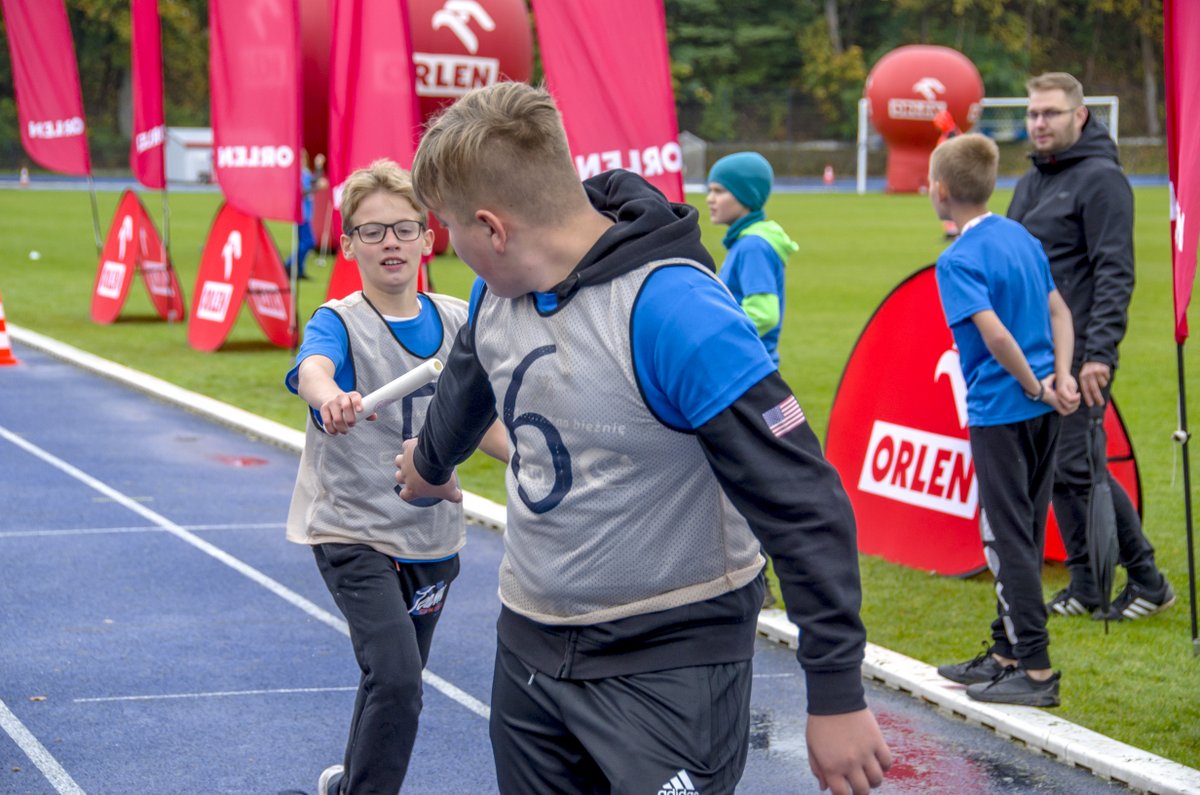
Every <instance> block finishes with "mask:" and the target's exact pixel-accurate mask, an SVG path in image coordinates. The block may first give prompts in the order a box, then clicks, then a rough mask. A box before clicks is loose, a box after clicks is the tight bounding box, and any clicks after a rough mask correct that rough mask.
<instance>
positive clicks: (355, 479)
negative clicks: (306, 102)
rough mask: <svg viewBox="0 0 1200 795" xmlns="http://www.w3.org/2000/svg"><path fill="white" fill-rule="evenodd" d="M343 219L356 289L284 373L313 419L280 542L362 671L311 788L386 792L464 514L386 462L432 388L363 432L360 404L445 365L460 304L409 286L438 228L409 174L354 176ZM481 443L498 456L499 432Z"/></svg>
mask: <svg viewBox="0 0 1200 795" xmlns="http://www.w3.org/2000/svg"><path fill="white" fill-rule="evenodd" d="M341 213H342V219H343V220H342V225H343V226H342V228H343V234H342V237H341V246H342V252H343V253H344V254H345V255H346V258H347V259H349V260H353V261H355V262H356V263H357V264H358V270H359V274H360V275H361V276H362V284H363V287H362V290H361V291H359V292H355V293H352V294H351V295H349V296H347V297H345V298H342V299H340V300H334V301H329V302H327V303H326V304H324V305H322V306H321V307H320V308H318V309H317V311H316V312H314V313H313V316H312V319H311V320H309V322H308V324H307V325H306V326H305V329H304V343H303V345H302V346H301V347H300V351H299V353H298V354H297V356H296V366H295V367H293V368H292V370H291V371H290V372H289V373H288V374H287V378H286V384H287V388H288V389H289V390H291V391H292V392H294V393H296V394H298V395H299V396H300V397H301V398H303V399H304V401H305V402H306V403H308V405H309V407H310V413H311V418H310V422H309V423H308V424H307V425H308V427H307V431H306V437H305V444H304V452H303V454H302V456H301V458H300V470H299V474H298V476H297V478H296V488H295V492H294V494H293V497H292V505H291V510H290V511H289V513H288V523H287V538H288V540H289V541H293V542H295V543H298V544H307V545H309V546H311V547H312V550H313V555H314V556H315V558H316V561H317V568H318V569H319V570H320V572H321V576H322V577H323V578H324V580H325V584H326V586H328V588H329V592H330V593H331V594H332V595H333V598H334V601H336V602H337V605H338V608H339V609H340V610H341V611H342V614H343V615H344V616H345V617H346V623H347V624H348V625H349V629H350V640H351V642H352V643H353V645H354V655H355V658H356V659H357V661H358V664H359V667H360V668H361V669H362V676H361V679H360V680H359V687H358V695H357V697H356V698H355V702H354V713H353V717H352V718H351V722H350V737H349V739H348V741H347V743H346V751H345V757H344V761H343V764H342V765H334V766H331V767H329V768H328V769H326V770H325V771H324V772H323V773H322V774H321V777H320V781H319V783H318V788H317V792H318V794H319V795H338V794H339V793H340V794H342V795H345V794H346V793H359V792H373V793H396V792H399V791H400V786H401V784H402V783H403V781H404V775H405V772H406V771H407V768H408V761H409V757H410V755H411V753H412V748H413V742H414V741H415V739H416V735H417V719H418V717H419V715H420V712H421V671H422V669H423V668H424V667H425V663H426V662H427V661H428V659H429V646H430V642H431V641H432V639H433V632H434V629H435V627H436V626H437V622H438V619H439V618H440V617H441V611H442V607H443V606H444V605H445V603H446V595H447V592H448V591H449V588H450V583H451V582H453V580H454V578H455V577H456V576H457V574H458V569H459V562H458V551H459V549H461V548H462V546H463V544H464V543H465V542H466V529H465V525H464V523H463V512H462V506H461V505H460V504H456V503H452V502H441V503H438V504H436V505H433V506H431V507H424V508H422V507H415V506H413V505H409V504H408V503H406V502H404V501H403V500H401V499H400V498H399V497H397V496H396V493H395V490H394V486H395V483H394V482H393V479H392V473H393V471H394V470H393V469H392V460H393V457H394V455H395V453H396V451H398V450H399V449H400V448H401V445H402V444H403V442H404V440H405V439H406V438H409V437H411V436H413V435H415V434H416V432H417V431H419V430H420V428H421V426H422V424H423V423H424V420H425V412H426V409H427V408H428V406H429V402H430V399H431V398H432V397H433V394H434V386H433V385H427V386H425V387H423V388H422V389H420V390H418V391H416V392H414V393H413V394H412V395H410V396H408V397H406V398H405V399H403V400H399V401H396V402H395V403H392V404H390V405H387V406H384V407H381V408H379V409H378V411H377V412H376V413H375V414H372V415H371V416H370V417H367V419H368V420H374V421H373V422H370V423H368V424H365V425H360V424H359V423H358V420H359V419H361V417H360V416H359V415H360V414H361V412H362V410H363V402H362V396H363V395H365V394H367V393H369V392H371V391H374V390H375V389H378V388H379V387H381V386H383V385H384V384H386V383H388V382H389V381H391V380H392V379H394V378H395V377H396V376H398V375H400V374H401V373H404V372H406V371H408V370H410V369H412V368H413V367H416V366H418V365H420V364H421V363H422V362H424V361H427V360H429V359H431V358H437V359H439V360H441V361H443V362H444V361H445V359H446V356H447V354H448V353H449V350H450V346H451V344H452V342H453V340H454V338H455V337H456V336H457V335H458V331H459V328H460V327H461V326H462V325H463V323H464V322H466V318H467V305H466V303H465V302H463V301H462V300H460V299H458V298H452V297H449V296H444V295H437V294H420V293H418V292H417V287H416V284H417V269H418V267H419V266H420V263H421V257H422V255H424V254H428V253H429V251H430V250H431V249H432V247H433V232H432V231H430V230H429V229H428V228H427V227H426V225H425V220H424V219H425V218H426V211H425V208H424V207H423V206H422V205H421V204H420V203H419V202H418V201H417V199H416V196H415V195H414V193H413V190H412V180H411V178H410V176H409V174H408V172H406V171H403V170H401V169H400V167H399V166H397V165H396V164H395V163H394V162H392V161H390V160H377V161H375V162H374V163H372V164H371V165H370V167H368V168H365V169H360V170H358V171H356V172H354V173H353V174H351V175H350V178H349V179H348V180H347V181H346V183H345V185H344V187H343V189H342V201H341ZM347 434H351V435H349V436H347ZM476 441H477V442H478V441H479V440H478V439H477V440H476ZM483 446H484V449H485V451H487V452H490V453H491V454H493V455H495V456H496V457H497V458H500V459H501V460H504V459H505V458H506V457H507V443H506V442H505V440H504V437H503V434H502V432H501V433H500V435H493V436H491V437H489V438H487V441H486V442H485V444H484V445H483Z"/></svg>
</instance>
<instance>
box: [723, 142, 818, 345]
mask: <svg viewBox="0 0 1200 795" xmlns="http://www.w3.org/2000/svg"><path fill="white" fill-rule="evenodd" d="M774 179H775V174H774V172H773V171H772V170H771V164H770V163H768V162H767V159H766V158H765V157H763V156H762V155H760V154H759V153H757V152H738V153H736V154H732V155H727V156H725V157H722V158H721V159H720V160H718V161H717V162H716V163H714V164H713V167H712V169H711V170H710V171H709V172H708V198H707V199H706V200H705V201H706V202H707V204H708V215H709V218H710V219H711V220H712V222H713V223H714V224H721V225H727V226H728V227H729V231H727V232H726V233H725V238H724V239H723V240H722V241H721V242H722V243H723V244H724V245H725V248H727V249H729V256H727V257H726V258H725V262H724V263H722V265H721V273H720V277H721V281H723V282H724V283H725V286H727V287H728V288H729V291H730V292H731V293H733V298H734V300H735V301H737V302H738V305H739V306H741V307H742V311H744V312H745V313H746V315H747V316H749V318H750V320H751V321H752V322H753V323H754V328H755V329H756V330H757V331H758V336H759V337H760V338H761V339H762V341H763V345H765V346H766V347H767V353H769V354H770V355H771V360H772V361H773V362H775V365H776V366H779V332H780V330H781V329H782V328H783V307H784V292H783V291H784V282H785V279H784V271H783V269H784V265H785V264H786V262H787V259H788V257H790V256H791V255H792V254H793V253H795V252H796V251H797V250H798V249H799V248H800V247H799V246H798V245H796V243H795V241H793V240H792V239H791V238H790V237H788V236H787V232H785V231H783V227H781V226H780V225H779V224H777V223H775V222H774V221H768V220H767V216H766V214H765V213H764V212H763V205H764V204H766V202H767V198H768V197H769V196H770V195H771V184H772V182H773V181H774Z"/></svg>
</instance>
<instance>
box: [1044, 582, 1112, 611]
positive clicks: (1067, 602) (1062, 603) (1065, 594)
mask: <svg viewBox="0 0 1200 795" xmlns="http://www.w3.org/2000/svg"><path fill="white" fill-rule="evenodd" d="M1099 608H1100V606H1099V605H1097V604H1088V603H1087V602H1084V601H1083V600H1082V599H1080V598H1079V596H1077V595H1076V594H1075V592H1073V591H1072V590H1071V589H1070V588H1063V589H1062V590H1061V591H1059V592H1058V593H1056V594H1054V598H1053V599H1051V600H1050V601H1049V602H1046V612H1047V613H1049V614H1050V615H1060V616H1090V615H1091V614H1092V613H1094V612H1096V610H1098V609H1099Z"/></svg>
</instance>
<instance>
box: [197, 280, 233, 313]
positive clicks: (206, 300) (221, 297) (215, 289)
mask: <svg viewBox="0 0 1200 795" xmlns="http://www.w3.org/2000/svg"><path fill="white" fill-rule="evenodd" d="M232 297H233V285H232V284H229V283H227V282H210V281H206V282H204V287H203V288H202V289H201V290H200V302H199V306H197V308H196V317H198V318H200V319H201V320H211V321H212V322H214V323H223V322H224V321H225V315H226V314H227V313H228V312H229V302H230V299H231V298H232Z"/></svg>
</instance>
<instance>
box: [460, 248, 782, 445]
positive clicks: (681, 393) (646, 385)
mask: <svg viewBox="0 0 1200 795" xmlns="http://www.w3.org/2000/svg"><path fill="white" fill-rule="evenodd" d="M482 289H483V282H482V280H477V281H476V283H475V287H474V289H473V290H472V291H471V320H472V322H473V321H474V317H475V308H476V306H477V305H478V302H479V296H480V295H481V293H482ZM585 289H586V288H585ZM534 300H535V301H537V304H538V308H539V309H540V310H541V311H543V312H549V311H553V309H554V307H555V305H556V303H557V298H556V296H555V295H554V293H535V294H534ZM630 324H631V325H630V329H631V336H632V339H633V343H632V344H633V363H634V371H635V374H636V377H637V380H638V386H639V387H640V388H641V391H642V394H643V396H644V398H645V400H646V405H647V406H649V407H650V410H651V411H653V412H654V413H655V415H656V416H657V417H658V418H659V419H660V420H662V421H663V422H664V423H665V424H666V425H668V426H670V427H673V428H678V429H681V430H688V431H690V430H694V429H696V428H699V427H700V426H701V425H703V424H704V423H706V422H708V421H709V420H711V419H712V418H713V417H715V416H717V415H718V414H720V413H721V412H722V411H724V410H725V409H727V408H729V406H731V405H732V404H733V403H734V402H735V401H736V400H737V399H738V398H739V397H741V396H742V395H743V394H744V393H745V392H746V390H748V389H749V388H750V387H752V386H754V385H755V384H757V383H758V382H759V381H761V380H762V379H764V378H766V377H767V376H768V375H770V374H771V373H773V372H775V370H776V369H778V368H777V367H776V365H775V363H774V362H773V361H771V357H770V356H769V355H768V354H767V349H766V348H764V347H763V344H762V341H761V340H760V339H759V337H758V333H757V331H756V330H755V328H754V324H753V323H752V322H750V318H749V317H747V316H746V313H745V312H743V311H742V309H741V307H740V306H738V304H737V303H736V302H735V301H734V300H733V298H732V296H730V294H729V292H728V291H727V290H726V289H725V288H724V287H722V286H721V284H720V283H719V282H717V281H716V280H715V279H713V278H712V277H711V276H708V275H706V274H704V273H701V272H700V271H698V270H696V269H695V268H693V267H691V266H689V265H678V266H667V267H662V268H659V269H658V270H656V271H655V272H654V273H653V274H651V275H650V277H649V278H647V279H646V283H645V284H644V285H643V286H642V291H641V293H640V294H639V295H638V297H637V301H636V303H634V306H633V317H632V318H631V319H630Z"/></svg>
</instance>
